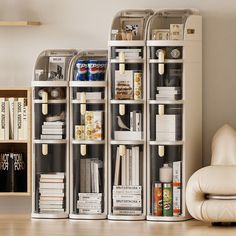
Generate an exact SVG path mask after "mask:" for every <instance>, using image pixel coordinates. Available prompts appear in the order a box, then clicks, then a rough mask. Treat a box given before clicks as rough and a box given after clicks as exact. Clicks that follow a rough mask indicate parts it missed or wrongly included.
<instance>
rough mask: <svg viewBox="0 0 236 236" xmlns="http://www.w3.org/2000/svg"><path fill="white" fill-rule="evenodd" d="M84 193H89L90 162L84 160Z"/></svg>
mask: <svg viewBox="0 0 236 236" xmlns="http://www.w3.org/2000/svg"><path fill="white" fill-rule="evenodd" d="M85 192H86V193H91V160H90V159H85Z"/></svg>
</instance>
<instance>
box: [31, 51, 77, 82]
mask: <svg viewBox="0 0 236 236" xmlns="http://www.w3.org/2000/svg"><path fill="white" fill-rule="evenodd" d="M77 52H78V51H77V50H74V49H70V50H66V49H65V50H63V49H58V50H57V49H54V50H45V51H43V52H41V53H40V54H39V56H38V58H37V60H36V63H35V68H34V78H33V81H32V85H33V86H45V87H47V86H50V87H51V86H54V85H56V86H66V84H67V80H68V72H69V69H70V68H69V64H70V61H71V59H72V58H73V57H74V56H75V55H76V54H77Z"/></svg>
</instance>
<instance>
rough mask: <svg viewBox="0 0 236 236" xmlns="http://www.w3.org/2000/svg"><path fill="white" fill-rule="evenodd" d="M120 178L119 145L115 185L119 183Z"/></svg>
mask: <svg viewBox="0 0 236 236" xmlns="http://www.w3.org/2000/svg"><path fill="white" fill-rule="evenodd" d="M119 178H120V152H119V147H117V149H116V166H115V175H114V185H119Z"/></svg>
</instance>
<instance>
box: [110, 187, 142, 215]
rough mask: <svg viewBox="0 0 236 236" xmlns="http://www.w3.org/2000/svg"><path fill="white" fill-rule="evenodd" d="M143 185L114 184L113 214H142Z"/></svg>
mask: <svg viewBox="0 0 236 236" xmlns="http://www.w3.org/2000/svg"><path fill="white" fill-rule="evenodd" d="M141 194H142V186H121V185H118V186H113V214H114V215H134V216H135V215H140V214H142V197H141Z"/></svg>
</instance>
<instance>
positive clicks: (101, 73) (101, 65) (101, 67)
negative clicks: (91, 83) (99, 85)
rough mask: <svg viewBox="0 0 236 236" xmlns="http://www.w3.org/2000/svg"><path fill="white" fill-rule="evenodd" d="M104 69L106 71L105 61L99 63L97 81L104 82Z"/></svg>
mask: <svg viewBox="0 0 236 236" xmlns="http://www.w3.org/2000/svg"><path fill="white" fill-rule="evenodd" d="M106 69H107V61H105V60H102V61H99V76H98V80H100V81H104V80H105V75H106Z"/></svg>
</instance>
